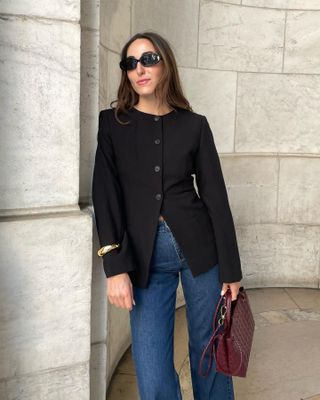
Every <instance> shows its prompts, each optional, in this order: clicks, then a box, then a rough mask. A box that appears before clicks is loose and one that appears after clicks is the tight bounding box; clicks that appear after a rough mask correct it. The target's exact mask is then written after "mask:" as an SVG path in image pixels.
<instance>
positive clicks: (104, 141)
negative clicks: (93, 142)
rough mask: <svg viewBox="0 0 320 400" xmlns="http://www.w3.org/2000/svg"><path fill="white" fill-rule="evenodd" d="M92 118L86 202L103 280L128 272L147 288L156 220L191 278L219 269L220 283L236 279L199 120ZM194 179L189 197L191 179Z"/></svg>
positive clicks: (135, 115)
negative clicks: (95, 121) (100, 251)
mask: <svg viewBox="0 0 320 400" xmlns="http://www.w3.org/2000/svg"><path fill="white" fill-rule="evenodd" d="M121 120H123V121H129V120H130V121H131V122H130V124H128V125H121V124H119V123H118V122H117V120H116V119H115V115H114V109H113V108H109V109H106V110H102V111H100V114H99V130H98V135H97V140H98V144H97V150H96V155H95V164H94V172H93V181H92V202H93V207H94V213H95V221H96V226H97V231H98V236H99V241H100V245H101V247H102V246H105V245H108V244H112V243H120V247H119V248H116V249H113V250H111V251H110V252H108V253H106V254H105V255H104V256H103V268H104V271H105V274H106V276H107V277H110V276H113V275H116V274H120V273H123V272H128V274H129V276H130V278H131V282H132V284H133V285H136V286H139V287H141V288H146V287H147V286H148V276H149V264H150V259H151V256H152V252H153V246H154V240H155V234H156V230H157V225H158V219H159V215H160V214H162V215H163V217H164V219H165V220H166V222H167V224H168V225H169V227H170V229H171V230H172V232H173V235H174V237H175V239H176V241H177V242H178V244H179V246H180V247H181V249H182V252H183V254H184V256H185V258H186V260H187V262H188V265H189V266H190V269H191V272H192V274H193V276H194V277H196V276H197V275H199V274H201V273H203V272H206V271H208V270H209V269H210V268H212V267H214V265H215V264H216V263H218V262H219V265H220V283H224V282H225V283H231V282H236V281H240V280H241V279H242V271H241V263H240V257H239V251H238V246H237V239H236V233H235V228H234V222H233V218H232V214H231V210H230V206H229V201H228V196H227V191H226V186H225V182H224V178H223V175H222V171H221V166H220V160H219V157H218V154H217V150H216V147H215V144H214V139H213V136H212V132H211V129H210V126H209V124H208V121H207V119H206V117H205V116H204V115H200V114H197V113H195V112H191V111H188V110H184V109H181V108H176V109H175V110H173V111H171V112H169V113H167V114H165V115H163V116H156V115H152V114H149V113H145V112H142V111H139V110H137V109H135V108H133V109H131V110H128V113H122V114H121ZM191 174H195V176H196V188H197V191H198V193H199V196H200V197H199V196H198V194H197V191H196V190H195V185H194V179H193V176H192V175H191Z"/></svg>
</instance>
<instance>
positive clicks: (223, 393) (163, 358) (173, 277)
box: [129, 221, 234, 400]
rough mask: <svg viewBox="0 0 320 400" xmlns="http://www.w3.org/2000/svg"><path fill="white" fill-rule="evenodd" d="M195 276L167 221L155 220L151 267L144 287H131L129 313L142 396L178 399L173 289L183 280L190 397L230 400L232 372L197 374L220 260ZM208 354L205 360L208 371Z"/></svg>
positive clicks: (207, 335) (217, 285)
mask: <svg viewBox="0 0 320 400" xmlns="http://www.w3.org/2000/svg"><path fill="white" fill-rule="evenodd" d="M212 267H213V268H211V269H210V270H209V271H207V272H205V273H202V274H200V275H198V276H197V277H195V278H194V277H193V276H192V274H191V270H190V268H189V266H188V264H187V262H186V259H185V257H184V255H183V253H182V250H181V249H180V247H179V245H178V243H177V241H176V239H175V238H174V236H173V233H172V231H171V230H170V228H169V226H168V225H167V223H166V221H159V224H158V229H157V233H156V239H155V244H154V249H153V254H152V259H151V265H150V280H149V285H148V288H146V289H142V288H138V287H136V286H134V287H133V294H134V300H135V302H136V305H135V306H133V309H132V310H131V311H130V313H129V315H130V325H131V336H132V348H131V350H132V357H133V361H134V364H135V370H136V376H137V383H138V389H139V394H140V398H141V400H162V399H163V400H182V395H181V388H180V382H179V376H178V374H177V371H176V370H175V367H174V358H173V354H174V352H173V344H174V318H175V305H176V289H177V287H178V284H179V272H180V273H181V284H182V289H183V293H184V297H185V301H186V317H187V326H188V334H189V341H188V348H189V359H190V369H191V371H190V372H191V379H192V388H193V396H194V400H234V389H233V381H232V377H231V376H227V375H224V374H222V373H219V372H217V371H216V369H215V362H214V359H213V361H212V369H211V371H210V372H209V374H208V376H207V377H203V376H200V375H199V374H198V366H199V361H200V358H201V354H202V351H203V349H204V347H205V346H206V344H207V343H208V341H209V339H210V336H211V334H212V319H213V315H214V310H215V308H216V305H217V303H218V301H219V298H220V292H221V289H222V285H221V284H220V283H219V270H218V269H219V264H216V265H213V266H212ZM207 366H208V357H206V358H205V361H204V363H203V371H205V370H206V369H207Z"/></svg>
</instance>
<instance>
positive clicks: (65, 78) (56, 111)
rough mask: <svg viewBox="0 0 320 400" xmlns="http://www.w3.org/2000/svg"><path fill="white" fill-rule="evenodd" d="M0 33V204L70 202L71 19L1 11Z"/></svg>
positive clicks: (74, 149)
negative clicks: (10, 14)
mask: <svg viewBox="0 0 320 400" xmlns="http://www.w3.org/2000/svg"><path fill="white" fill-rule="evenodd" d="M0 36H1V55H0V61H1V63H0V74H1V76H2V80H1V83H0V93H1V94H0V101H1V104H2V107H1V108H0V119H1V130H2V138H1V149H0V159H1V170H2V180H1V187H0V209H3V210H8V209H18V208H32V207H45V206H62V205H69V204H77V202H78V195H79V76H80V42H79V38H80V34H79V26H78V25H77V24H74V23H66V22H60V21H55V22H54V23H53V22H52V21H50V20H36V19H21V18H14V17H8V18H5V19H1V20H0ZM13 49H14V50H13ZM62 90H63V93H62Z"/></svg>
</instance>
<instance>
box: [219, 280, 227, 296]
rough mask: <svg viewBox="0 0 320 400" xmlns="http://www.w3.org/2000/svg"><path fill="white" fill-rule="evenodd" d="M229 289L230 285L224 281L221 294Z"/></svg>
mask: <svg viewBox="0 0 320 400" xmlns="http://www.w3.org/2000/svg"><path fill="white" fill-rule="evenodd" d="M227 290H228V285H227V284H226V283H224V284H223V285H222V289H221V293H220V295H221V296H223V295H224V294H225V292H226V291H227Z"/></svg>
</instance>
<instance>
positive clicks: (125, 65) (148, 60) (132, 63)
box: [119, 51, 162, 71]
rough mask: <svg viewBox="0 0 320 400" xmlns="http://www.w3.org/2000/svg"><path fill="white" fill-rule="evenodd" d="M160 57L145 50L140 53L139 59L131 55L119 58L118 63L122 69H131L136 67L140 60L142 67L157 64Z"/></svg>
mask: <svg viewBox="0 0 320 400" xmlns="http://www.w3.org/2000/svg"><path fill="white" fill-rule="evenodd" d="M161 59H162V57H161V56H160V55H159V54H158V53H155V52H153V51H146V52H145V53H142V55H141V57H140V59H139V60H137V59H136V58H134V57H132V56H131V57H127V58H126V59H124V60H121V61H120V63H119V65H120V68H121V69H122V70H123V71H131V70H133V69H135V68H137V65H138V61H140V62H141V64H142V65H143V66H144V67H151V66H152V65H155V64H158V62H159V61H160V60H161Z"/></svg>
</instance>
